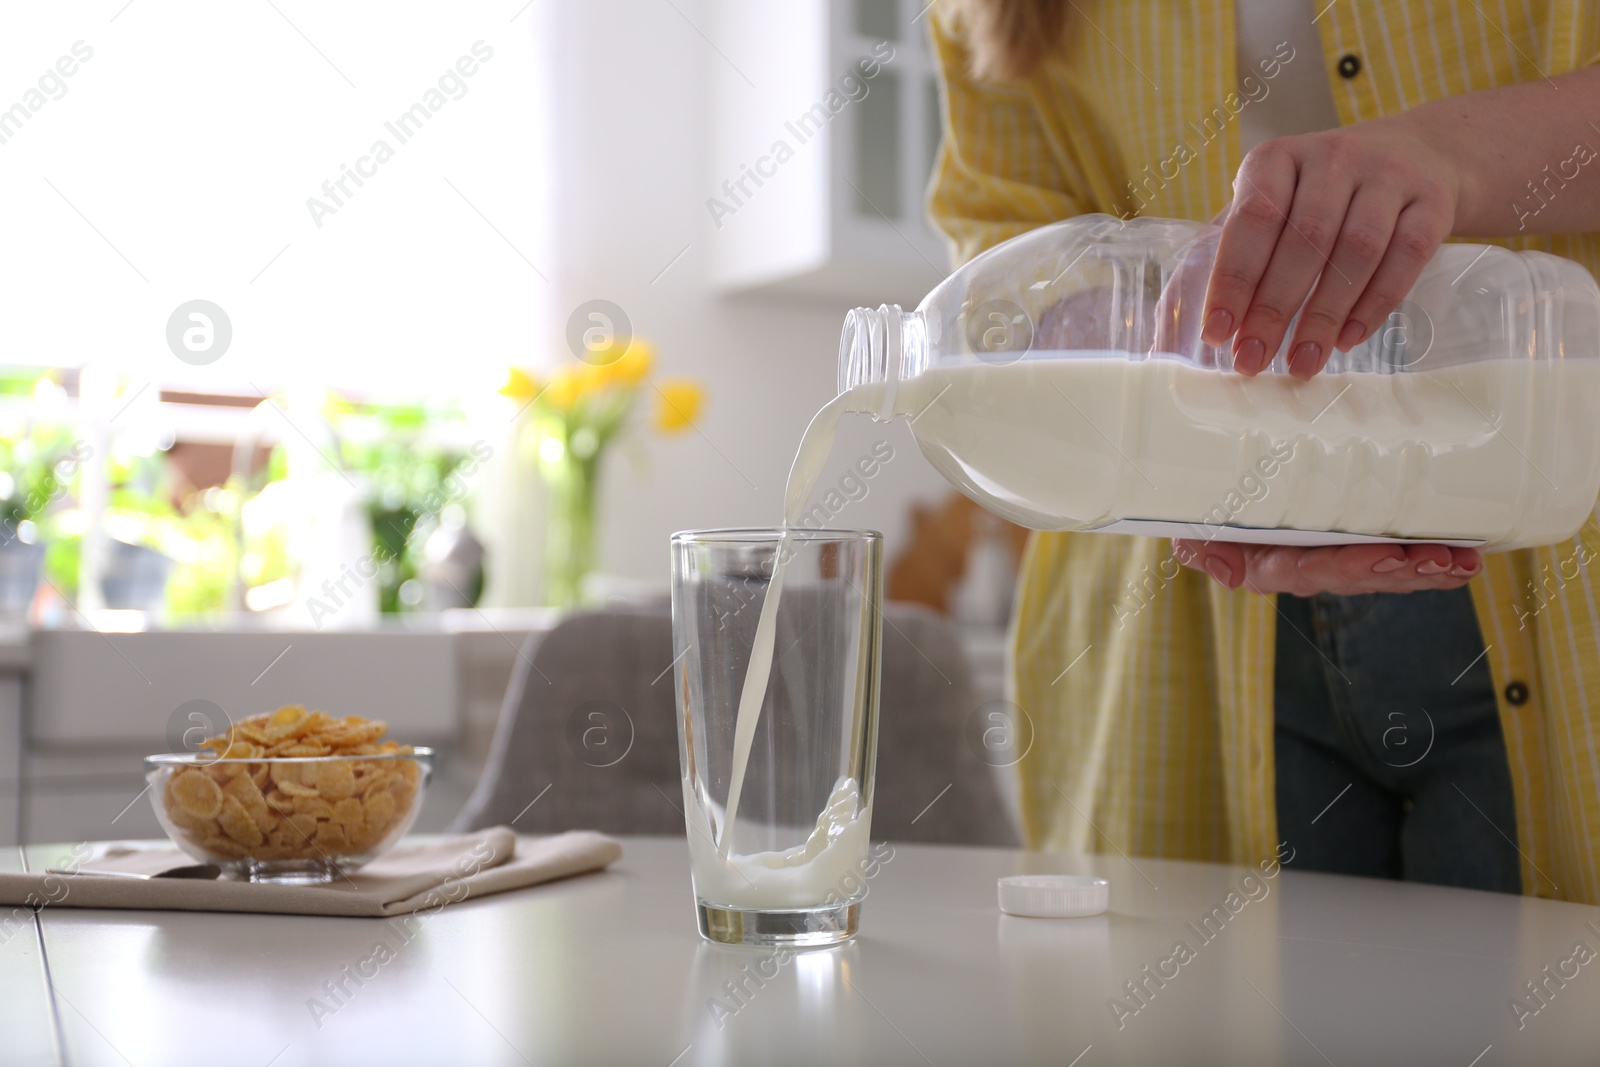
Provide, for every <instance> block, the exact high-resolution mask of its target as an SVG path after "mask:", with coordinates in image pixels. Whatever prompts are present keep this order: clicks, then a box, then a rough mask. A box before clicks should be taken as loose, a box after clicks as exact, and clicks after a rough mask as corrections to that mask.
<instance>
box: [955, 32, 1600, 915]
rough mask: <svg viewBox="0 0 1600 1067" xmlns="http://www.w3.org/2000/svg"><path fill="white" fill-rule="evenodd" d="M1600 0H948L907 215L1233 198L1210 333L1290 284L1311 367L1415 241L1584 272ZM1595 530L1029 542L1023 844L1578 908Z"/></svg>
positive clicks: (1033, 221) (1258, 320) (1340, 339)
mask: <svg viewBox="0 0 1600 1067" xmlns="http://www.w3.org/2000/svg"><path fill="white" fill-rule="evenodd" d="M1596 8H1597V5H1593V4H1589V3H1584V2H1582V0H1527V2H1526V3H1520V4H1509V5H1507V4H1498V3H1496V4H1489V3H1474V4H1456V3H1454V2H1452V0H1417V2H1410V3H1402V2H1398V0H1388V2H1385V0H1333V2H1331V3H1330V2H1328V0H1233V2H1229V0H1186V2H1174V0H1098V2H1096V0H1075V2H1072V3H1068V2H1065V0H1059V2H1058V0H965V2H962V0H944V3H941V4H938V5H937V6H935V8H934V9H933V12H932V19H933V25H934V31H933V35H934V40H935V44H936V47H937V51H938V56H939V62H940V66H941V71H942V76H943V80H944V85H945V96H944V101H945V108H946V114H945V120H946V121H945V133H946V136H945V142H944V146H943V149H942V151H941V154H940V160H939V165H938V168H937V171H936V175H935V179H934V187H933V190H932V193H931V201H930V207H931V211H932V214H933V216H934V219H935V221H936V222H937V223H938V225H939V226H940V227H941V229H943V230H944V232H945V233H946V234H947V235H948V236H949V238H950V239H951V241H952V244H953V246H954V250H955V255H956V257H957V259H958V260H964V259H966V258H970V257H971V256H973V255H975V254H977V253H978V252H980V251H982V250H983V249H985V248H987V247H989V246H991V245H994V244H996V243H998V242H1000V241H1003V240H1005V239H1007V238H1009V237H1013V236H1015V235H1016V234H1018V233H1021V232H1023V231H1025V230H1028V229H1030V228H1032V227H1035V226H1039V225H1043V224H1045V223H1048V222H1053V221H1055V220H1058V219H1062V218H1066V217H1069V216H1072V215H1077V214H1081V213H1085V212H1092V211H1102V212H1108V213H1111V214H1116V215H1123V216H1126V215H1129V214H1135V213H1136V214H1143V215H1155V216H1167V217H1175V218H1191V219H1209V218H1212V217H1214V216H1218V214H1219V212H1224V211H1225V221H1224V226H1223V237H1222V243H1221V247H1220V249H1219V252H1218V257H1217V263H1216V268H1215V269H1214V271H1213V274H1212V277H1211V280H1210V285H1209V289H1208V292H1207V294H1206V304H1205V311H1206V320H1205V321H1206V326H1205V337H1206V339H1207V340H1208V341H1210V342H1211V343H1213V344H1218V345H1221V344H1227V345H1230V346H1231V349H1232V351H1233V352H1234V353H1235V360H1236V365H1237V368H1238V370H1239V371H1240V372H1241V373H1246V374H1254V373H1256V372H1258V371H1259V370H1260V369H1261V368H1262V365H1263V364H1264V363H1265V362H1266V359H1267V356H1268V354H1270V353H1273V352H1275V351H1277V349H1278V346H1279V344H1280V342H1281V341H1282V339H1283V337H1284V335H1285V333H1286V330H1287V327H1288V324H1289V319H1290V317H1291V316H1292V314H1293V313H1294V311H1295V309H1296V308H1298V307H1299V306H1300V304H1301V303H1302V301H1304V300H1305V299H1306V298H1307V297H1308V296H1309V297H1310V303H1309V305H1308V307H1307V310H1306V312H1305V313H1304V314H1302V315H1301V316H1300V318H1299V321H1298V324H1297V325H1296V326H1295V328H1294V329H1295V333H1294V336H1293V337H1292V338H1291V341H1290V349H1289V350H1290V352H1291V364H1290V365H1291V369H1292V371H1293V373H1295V374H1297V375H1298V376H1300V377H1309V376H1311V375H1313V374H1315V373H1316V372H1317V371H1319V370H1320V369H1321V367H1322V366H1323V364H1324V363H1325V362H1326V361H1327V358H1328V356H1329V354H1330V353H1331V352H1332V351H1333V349H1334V348H1339V349H1348V348H1349V347H1350V346H1352V345H1354V344H1356V343H1359V342H1360V341H1361V339H1362V338H1363V337H1365V336H1366V335H1367V334H1368V333H1370V332H1371V330H1372V329H1373V328H1374V327H1375V326H1379V325H1381V324H1382V323H1383V322H1384V321H1385V318H1386V316H1387V315H1388V314H1389V312H1390V311H1391V310H1393V308H1394V307H1395V305H1396V304H1397V303H1398V301H1399V298H1400V297H1401V296H1403V295H1404V294H1405V293H1406V291H1408V290H1409V288H1410V286H1411V284H1412V282H1413V281H1414V280H1415V279H1416V277H1417V275H1418V272H1419V271H1420V269H1421V267H1422V265H1423V264H1424V263H1425V262H1426V261H1427V259H1428V258H1429V256H1430V255H1431V254H1432V253H1433V251H1434V250H1435V249H1436V248H1437V246H1438V244H1439V243H1440V241H1441V240H1444V239H1447V238H1452V237H1464V238H1472V239H1477V240H1493V241H1494V243H1500V244H1505V245H1508V246H1510V247H1513V248H1538V249H1543V250H1545V251H1549V252H1554V253H1556V254H1559V255H1564V256H1568V257H1570V258H1572V259H1575V260H1577V261H1579V262H1581V263H1583V264H1584V265H1585V266H1587V267H1588V268H1589V269H1590V271H1591V272H1593V271H1595V270H1596V269H1597V268H1600V235H1596V234H1595V233H1593V232H1590V231H1593V230H1596V229H1600V164H1597V165H1594V166H1588V164H1589V163H1590V162H1591V161H1594V160H1596V158H1597V156H1600V153H1597V151H1596V149H1595V148H1594V147H1591V146H1597V145H1600V68H1597V69H1585V68H1587V67H1588V66H1589V65H1590V64H1592V63H1594V62H1595V61H1596V59H1597V58H1600V10H1596ZM1507 12H1512V13H1513V15H1507ZM1591 120H1593V121H1591ZM1230 201H1231V202H1230ZM1327 264H1331V265H1332V267H1333V268H1334V269H1331V270H1329V269H1324V268H1325V265H1327ZM1597 417H1600V413H1597ZM1596 554H1600V525H1597V524H1596V522H1595V521H1594V520H1592V519H1591V521H1590V522H1589V523H1588V524H1586V525H1585V527H1584V528H1583V530H1582V531H1581V532H1580V534H1579V535H1578V536H1577V537H1575V538H1574V539H1572V540H1570V541H1568V542H1565V543H1563V544H1558V545H1554V546H1550V547H1548V548H1541V549H1537V550H1524V551H1516V552H1509V553H1502V554H1495V555H1490V556H1486V557H1481V558H1480V556H1479V555H1478V553H1477V552H1475V551H1472V550H1461V549H1456V550H1452V549H1449V548H1446V547H1444V546H1440V545H1424V546H1405V547H1398V546H1392V545H1377V546H1353V547H1343V548H1319V549H1293V548H1282V547H1277V548H1274V547H1268V546H1258V545H1257V546H1248V545H1233V544H1227V543H1222V542H1210V543H1195V542H1190V543H1185V542H1179V543H1176V544H1169V543H1166V542H1162V541H1157V540H1154V539H1141V538H1124V537H1111V536H1107V535H1100V534H1036V535H1035V536H1034V538H1033V539H1032V541H1031V543H1030V546H1029V550H1028V552H1027V554H1026V557H1025V560H1024V566H1023V575H1022V578H1021V582H1020V585H1019V597H1018V607H1017V616H1016V620H1015V623H1016V625H1015V629H1014V634H1013V646H1012V653H1013V671H1014V681H1015V687H1016V690H1015V692H1016V699H1017V702H1018V704H1019V705H1020V706H1021V707H1022V709H1023V710H1024V711H1025V712H1026V713H1027V715H1028V716H1029V718H1030V720H1031V723H1032V726H1033V728H1034V731H1035V739H1034V743H1033V748H1032V750H1031V752H1030V753H1029V755H1028V756H1027V758H1026V759H1024V760H1023V761H1022V763H1021V764H1020V765H1019V771H1020V772H1021V775H1022V808H1023V817H1024V829H1025V833H1026V837H1027V840H1028V843H1029V844H1030V845H1032V846H1034V847H1044V848H1066V849H1083V848H1095V849H1100V850H1120V851H1124V852H1126V853H1129V854H1133V855H1159V856H1168V857H1175V858H1185V859H1202V860H1220V861H1231V862H1237V863H1255V862H1258V861H1260V860H1262V859H1265V858H1269V857H1272V856H1275V855H1277V854H1279V848H1280V844H1281V846H1282V848H1283V850H1284V851H1283V853H1282V854H1283V855H1289V854H1291V850H1292V854H1293V855H1294V857H1295V858H1294V861H1293V865H1294V866H1296V867H1298V868H1311V869H1319V870H1330V871H1340V872H1345V873H1353V874H1364V875H1371V876H1379V877H1404V878H1409V879H1413V880H1420V881H1431V882H1438V883H1442V884H1450V885H1461V886H1471V887H1477V888H1483V889H1497V890H1503V891H1508V892H1517V891H1521V892H1526V893H1533V894H1538V895H1541V896H1551V897H1559V898H1563V899H1569V900H1579V901H1585V902H1588V903H1591V904H1600V721H1597V720H1600V712H1597V710H1596V709H1595V708H1594V707H1593V706H1592V705H1591V703H1590V701H1589V698H1588V694H1589V693H1596V694H1600V649H1597V637H1600V595H1597V594H1600V590H1597V589H1596V584H1597V583H1595V582H1594V581H1593V579H1592V577H1591V575H1590V574H1589V570H1588V566H1587V565H1588V562H1589V560H1590V559H1591V558H1592V557H1593V556H1595V555H1596ZM1180 563H1181V564H1182V565H1181V566H1180ZM1135 591H1136V593H1135ZM1130 593H1135V595H1131V596H1130ZM1080 657H1081V658H1080ZM1597 699H1600V697H1597Z"/></svg>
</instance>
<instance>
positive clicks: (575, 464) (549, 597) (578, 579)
mask: <svg viewBox="0 0 1600 1067" xmlns="http://www.w3.org/2000/svg"><path fill="white" fill-rule="evenodd" d="M539 469H540V473H541V474H542V475H543V476H544V483H545V490H546V495H545V502H546V507H547V509H548V510H547V516H548V518H547V519H546V522H545V535H544V589H545V603H547V604H549V605H551V606H552V607H561V608H569V607H575V606H576V605H577V604H578V602H579V600H580V595H581V593H582V590H583V579H584V577H585V576H586V575H587V574H588V573H589V572H590V571H592V570H594V560H595V506H596V503H597V502H598V498H597V494H596V490H597V488H598V486H597V484H596V483H597V482H598V481H599V474H600V464H599V456H598V455H591V456H587V457H578V456H575V455H574V454H573V452H572V450H571V449H566V450H565V451H564V452H563V453H562V455H561V457H560V458H558V459H547V458H543V457H541V459H540V461H539Z"/></svg>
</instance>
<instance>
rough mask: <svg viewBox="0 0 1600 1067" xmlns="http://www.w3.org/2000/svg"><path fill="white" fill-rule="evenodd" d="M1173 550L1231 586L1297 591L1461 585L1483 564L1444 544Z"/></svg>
mask: <svg viewBox="0 0 1600 1067" xmlns="http://www.w3.org/2000/svg"><path fill="white" fill-rule="evenodd" d="M1173 555H1174V556H1175V557H1176V558H1177V560H1178V562H1179V563H1182V564H1183V565H1184V566H1186V567H1192V568H1194V569H1196V570H1200V571H1204V572H1205V573H1207V574H1209V575H1211V577H1212V578H1213V579H1215V580H1216V581H1217V582H1219V583H1221V584H1222V585H1224V586H1226V587H1227V588H1229V589H1238V588H1239V587H1240V586H1244V587H1245V588H1247V589H1249V590H1251V591H1252V592H1257V593H1293V594H1295V595H1296V596H1312V595H1313V594H1316V593H1333V594H1336V595H1340V596H1352V595H1355V594H1358V593H1412V592H1418V591H1420V590H1425V589H1456V588H1459V587H1461V586H1463V585H1465V584H1466V583H1467V582H1468V581H1470V580H1471V579H1472V578H1473V577H1475V576H1476V575H1477V574H1478V573H1479V571H1481V570H1482V569H1483V560H1482V557H1481V556H1480V555H1479V553H1478V552H1477V550H1476V549H1471V548H1450V547H1448V546H1446V545H1439V544H1418V545H1400V544H1377V545H1328V546H1324V547H1317V548H1298V547H1295V546H1291V545H1246V544H1234V543H1231V542H1226V541H1197V540H1175V541H1174V542H1173Z"/></svg>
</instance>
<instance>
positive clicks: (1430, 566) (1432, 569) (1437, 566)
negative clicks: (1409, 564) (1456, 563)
mask: <svg viewBox="0 0 1600 1067" xmlns="http://www.w3.org/2000/svg"><path fill="white" fill-rule="evenodd" d="M1449 569H1450V568H1449V567H1446V566H1445V565H1444V564H1443V563H1435V562H1434V561H1433V560H1431V559H1425V560H1423V561H1422V562H1421V563H1419V564H1417V573H1418V574H1443V573H1444V572H1445V571H1447V570H1449Z"/></svg>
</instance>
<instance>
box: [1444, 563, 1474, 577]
mask: <svg viewBox="0 0 1600 1067" xmlns="http://www.w3.org/2000/svg"><path fill="white" fill-rule="evenodd" d="M1477 573H1478V568H1476V567H1471V568H1468V567H1461V566H1456V567H1451V568H1450V574H1451V575H1452V576H1453V577H1456V578H1471V577H1472V576H1473V575H1474V574H1477Z"/></svg>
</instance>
